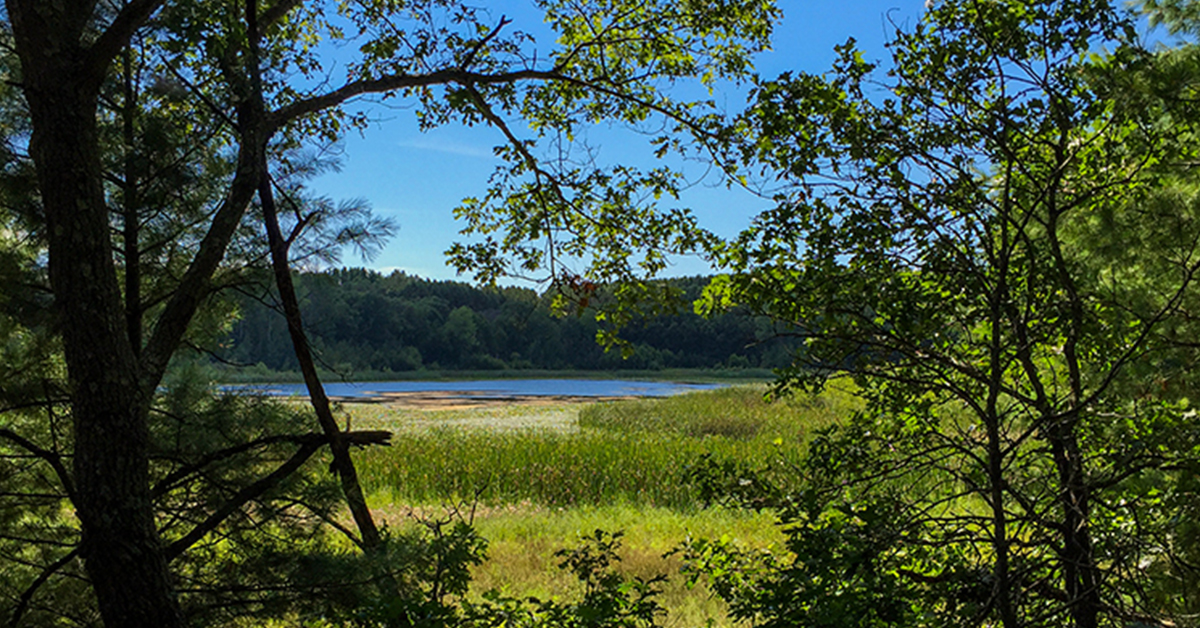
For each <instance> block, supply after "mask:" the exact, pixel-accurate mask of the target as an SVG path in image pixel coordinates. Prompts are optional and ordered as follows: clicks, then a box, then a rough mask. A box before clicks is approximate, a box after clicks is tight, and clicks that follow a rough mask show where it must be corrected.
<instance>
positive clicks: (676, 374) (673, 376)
mask: <svg viewBox="0 0 1200 628" xmlns="http://www.w3.org/2000/svg"><path fill="white" fill-rule="evenodd" d="M321 376H322V378H323V379H324V381H326V382H451V381H453V382H470V381H478V380H506V379H608V380H636V381H652V382H664V381H665V382H679V383H684V384H751V383H762V382H768V381H771V380H772V379H774V373H773V372H772V371H771V370H770V369H762V368H718V369H656V370H607V371H584V370H548V369H496V370H426V369H422V370H416V371H352V372H334V371H322V372H321ZM212 377H213V378H214V379H215V380H216V381H218V382H220V383H222V384H296V383H301V382H303V381H304V378H303V377H302V376H301V375H300V373H299V372H297V371H275V370H271V369H267V368H263V367H254V366H251V367H242V368H223V367H213V370H212Z"/></svg>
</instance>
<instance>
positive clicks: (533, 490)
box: [347, 386, 851, 509]
mask: <svg viewBox="0 0 1200 628" xmlns="http://www.w3.org/2000/svg"><path fill="white" fill-rule="evenodd" d="M764 392H765V388H762V387H757V386H746V387H736V388H727V389H721V390H716V391H708V392H702V393H693V394H688V395H680V396H677V397H669V398H664V399H647V400H639V401H620V402H610V403H603V404H594V405H589V406H584V407H583V408H582V410H578V412H579V417H578V424H577V425H578V428H577V429H575V423H574V422H573V421H572V420H571V417H570V415H569V413H570V412H573V411H575V410H574V408H571V409H568V408H566V407H552V408H504V409H498V410H495V409H481V410H469V411H442V412H436V413H429V412H421V411H406V412H405V411H399V412H398V411H395V410H389V409H387V408H379V407H368V408H362V407H358V406H347V411H348V412H350V413H351V415H352V416H353V421H354V425H355V426H362V427H372V428H378V427H388V428H390V429H394V430H398V431H399V433H398V435H397V437H396V438H395V439H394V440H393V444H392V446H391V447H387V448H374V449H371V450H369V451H366V452H363V453H362V454H361V455H359V456H358V460H359V463H360V465H361V471H360V474H361V477H362V479H363V483H364V488H365V489H366V490H367V491H368V492H370V493H372V494H381V495H385V496H386V497H387V499H389V500H393V501H398V502H402V503H406V504H429V503H442V502H454V501H459V500H463V499H468V500H473V499H478V500H480V501H482V502H483V503H485V504H489V505H495V504H503V503H518V502H531V503H534V504H538V505H544V506H555V507H564V506H604V505H614V504H638V505H644V506H654V507H670V508H676V509H695V508H697V507H701V506H703V504H699V503H697V494H698V493H697V489H696V487H695V486H694V485H693V483H692V482H690V480H689V471H690V469H692V468H693V465H695V463H696V462H697V461H698V460H699V459H700V458H701V456H704V455H710V456H712V457H713V458H715V459H718V460H738V461H748V462H750V463H754V462H755V461H763V462H765V461H767V460H769V459H772V458H779V457H783V458H787V459H795V458H796V457H798V456H799V455H800V454H801V452H802V449H803V446H804V444H805V443H806V442H807V440H808V438H809V437H810V435H811V434H812V432H813V430H815V429H817V428H819V427H822V426H824V425H828V424H829V423H830V422H832V421H834V420H836V419H837V418H838V416H842V415H844V414H845V413H847V412H849V411H850V407H851V403H850V401H849V399H848V398H847V397H845V396H838V395H836V394H832V393H827V394H826V395H823V396H822V397H817V398H804V399H788V400H783V401H778V402H775V403H770V404H768V403H766V402H764V401H763V393H764ZM389 413H391V414H392V415H393V416H392V418H391V420H390V421H389V418H388V415H389ZM489 413H490V414H489ZM489 417H492V420H491V421H490V422H489V420H488V418H489ZM489 423H490V424H491V425H493V426H495V427H504V428H507V429H479V428H480V427H488V426H489ZM522 425H530V426H534V427H532V428H529V429H512V428H513V427H514V426H517V427H519V426H522Z"/></svg>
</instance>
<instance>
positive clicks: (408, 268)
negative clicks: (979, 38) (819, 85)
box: [312, 0, 924, 279]
mask: <svg viewBox="0 0 1200 628" xmlns="http://www.w3.org/2000/svg"><path fill="white" fill-rule="evenodd" d="M780 8H781V9H782V10H783V13H784V17H783V19H782V20H781V21H780V22H779V23H778V24H777V25H776V28H775V37H774V42H775V43H774V46H773V50H771V51H770V52H768V53H766V54H764V55H762V56H761V57H760V58H759V59H758V61H757V63H756V66H757V69H758V71H759V72H760V73H761V74H763V75H765V76H774V75H776V74H778V73H780V72H783V71H787V70H802V71H808V72H822V71H824V70H826V69H827V68H828V67H829V66H830V64H831V63H832V61H833V57H834V54H833V47H834V46H836V45H838V44H841V43H843V42H845V41H846V39H847V38H849V37H854V38H855V39H856V40H857V41H858V43H859V47H860V49H862V50H863V51H864V52H865V54H866V57H867V58H868V59H869V60H882V59H883V58H884V53H885V51H884V47H883V42H884V41H885V38H886V37H887V35H888V33H889V32H890V31H891V26H889V25H888V23H887V20H888V19H890V20H892V21H894V22H896V23H899V24H905V23H907V24H911V23H913V22H914V21H916V20H917V19H919V17H920V14H921V12H922V11H923V9H924V6H923V2H922V0H840V1H836V2H829V1H827V2H801V1H798V0H781V2H780ZM504 12H505V13H507V14H508V15H510V16H511V17H515V18H516V19H515V20H514V24H513V28H521V29H523V30H533V29H534V28H536V25H522V23H521V20H528V17H526V15H524V14H528V11H522V10H521V9H520V8H516V9H505V11H504ZM530 15H531V14H530ZM535 19H536V18H535ZM717 98H718V101H719V102H724V103H725V104H726V106H727V107H728V108H729V109H731V110H734V109H736V108H738V107H739V106H740V105H741V104H742V103H743V102H744V97H743V95H742V94H740V93H737V92H736V91H733V90H731V91H730V93H724V94H720V93H719V94H717ZM372 113H373V115H374V117H376V118H378V119H380V121H379V122H378V123H376V124H375V125H373V126H372V127H371V128H369V129H368V130H367V131H366V132H365V133H364V134H362V135H359V134H357V133H352V134H351V136H350V137H347V138H346V140H345V142H344V145H343V151H344V152H343V155H342V169H341V171H340V172H336V173H331V174H327V175H324V176H323V177H321V178H320V179H318V180H316V181H314V182H313V183H312V187H313V189H314V191H315V192H318V193H320V194H324V195H328V196H330V197H333V198H335V199H347V198H362V199H366V200H367V201H368V202H370V204H371V205H372V207H373V208H374V211H375V212H376V213H377V214H379V215H382V216H388V217H391V218H392V219H394V220H395V221H396V222H397V223H398V225H399V231H398V233H397V234H396V236H395V237H394V238H392V240H391V241H390V242H389V243H388V245H387V246H386V248H385V249H384V250H383V251H382V252H381V253H380V254H379V255H378V256H377V257H376V258H375V259H374V260H372V261H369V262H363V261H362V260H360V259H358V258H357V257H354V256H352V255H348V256H347V257H346V258H345V259H343V263H344V264H346V265H364V266H368V267H372V268H377V269H380V270H384V271H389V270H391V269H401V270H404V271H405V272H408V273H410V274H416V275H420V276H423V277H429V278H434V279H451V278H455V274H454V271H453V270H452V269H450V268H448V267H447V266H446V265H445V256H444V255H443V251H445V250H446V248H448V247H449V246H450V245H451V243H453V242H454V241H456V240H459V239H461V238H460V237H459V236H458V230H459V228H460V226H459V225H458V224H456V222H455V221H454V218H453V215H452V210H453V208H454V207H455V206H456V205H458V203H459V201H460V200H461V199H463V198H464V197H468V196H475V195H480V194H482V193H483V192H484V190H485V189H486V187H487V179H488V176H489V175H490V174H491V173H492V171H493V169H494V168H495V166H496V163H497V162H496V160H495V158H494V157H493V156H492V147H493V146H494V145H496V144H498V143H501V142H502V138H501V136H500V135H499V133H498V132H497V131H495V130H493V129H490V128H487V127H474V128H461V127H443V128H438V129H435V130H433V131H429V132H426V133H422V132H421V131H420V130H419V129H418V128H417V124H416V121H415V119H414V116H413V115H412V112H411V110H407V109H395V110H387V109H373V110H372ZM589 139H590V143H591V144H592V145H593V146H597V147H599V149H600V151H601V158H602V159H603V158H604V157H606V156H607V157H608V159H609V160H610V161H611V160H613V159H614V156H615V157H617V158H619V159H621V160H625V159H633V160H639V159H641V160H645V161H641V162H640V163H639V164H638V165H642V166H646V165H650V164H651V163H652V156H651V155H650V151H649V148H648V147H645V146H639V145H638V144H639V143H641V142H642V138H641V137H640V136H637V135H623V134H620V133H619V132H617V131H613V130H609V129H599V130H597V131H596V132H595V133H592V137H591V138H589ZM605 144H608V146H607V147H606V146H605ZM643 155H644V156H643ZM688 174H689V175H693V176H699V175H701V174H702V169H700V168H699V166H697V167H695V168H691V172H689V173H688ZM675 205H676V206H681V207H690V208H692V209H694V210H695V211H696V213H697V214H698V216H699V217H700V219H701V221H702V224H704V225H706V226H707V227H708V228H710V229H713V230H714V231H716V232H717V233H719V234H721V235H732V234H734V233H736V232H737V230H738V229H739V228H740V227H741V226H743V225H744V224H745V223H746V221H747V220H748V218H749V217H750V216H752V215H753V214H755V213H757V212H758V211H759V210H761V209H763V207H764V205H765V202H764V201H763V200H762V199H759V198H756V197H754V196H752V195H750V194H748V193H745V192H736V191H729V190H726V189H724V187H723V186H720V185H719V184H718V182H717V181H716V180H715V179H711V178H710V179H708V180H705V181H704V182H702V183H701V184H700V185H697V186H694V187H693V188H691V189H689V190H688V191H687V192H686V193H685V195H684V196H683V198H681V199H680V201H679V202H678V203H676V204H675ZM706 271H707V267H706V266H704V265H703V264H702V263H701V262H699V260H689V259H681V260H676V262H675V265H674V267H673V268H672V269H671V272H670V273H668V274H674V275H692V274H701V273H705V272H706Z"/></svg>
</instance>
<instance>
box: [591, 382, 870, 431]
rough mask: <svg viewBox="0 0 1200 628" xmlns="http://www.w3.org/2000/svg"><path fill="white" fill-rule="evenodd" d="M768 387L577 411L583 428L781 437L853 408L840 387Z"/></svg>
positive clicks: (721, 390)
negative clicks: (780, 393) (812, 390)
mask: <svg viewBox="0 0 1200 628" xmlns="http://www.w3.org/2000/svg"><path fill="white" fill-rule="evenodd" d="M766 394H767V387H766V386H765V385H758V386H736V387H728V388H719V389H717V390H712V391H705V392H702V393H694V394H688V395H678V396H675V397H666V398H661V399H638V400H632V401H617V402H608V403H598V404H592V405H589V406H586V407H584V408H583V409H582V410H580V412H579V426H580V427H581V428H598V429H603V430H608V431H614V432H631V433H632V432H664V433H677V434H682V435H685V436H690V437H694V438H702V437H705V436H722V437H726V438H734V439H743V440H747V439H753V438H754V437H756V436H759V435H763V434H765V435H767V436H769V437H770V438H778V437H780V436H784V435H794V434H796V433H797V432H800V433H801V434H802V435H803V434H804V433H806V432H811V431H812V430H815V429H818V428H821V427H824V426H826V425H829V424H831V423H833V422H835V421H837V420H838V419H840V418H843V417H845V416H846V415H847V414H849V413H850V412H853V411H854V409H855V408H856V407H857V406H856V403H855V401H854V399H853V398H852V397H851V395H850V394H849V393H848V391H845V390H843V389H840V388H830V389H829V390H827V391H826V392H825V393H823V394H821V395H816V396H814V395H794V396H787V397H783V398H780V399H776V400H773V401H770V402H768V401H767V400H766V399H765V395H766Z"/></svg>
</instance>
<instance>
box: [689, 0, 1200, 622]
mask: <svg viewBox="0 0 1200 628" xmlns="http://www.w3.org/2000/svg"><path fill="white" fill-rule="evenodd" d="M889 47H890V51H891V64H890V65H889V66H887V68H886V72H878V71H876V68H875V66H874V65H873V64H871V63H868V62H867V61H866V60H865V59H864V58H863V56H862V54H861V53H860V52H859V51H857V50H856V49H855V47H854V44H853V42H849V43H848V44H846V45H845V46H843V47H840V48H839V51H838V52H839V60H838V62H837V64H836V65H835V67H834V68H833V70H832V71H831V72H830V73H829V74H827V75H824V76H814V75H806V74H799V73H795V74H791V73H789V74H784V75H782V76H780V77H779V78H777V79H775V80H766V81H761V82H760V83H758V84H757V85H756V88H755V91H754V94H753V95H752V101H751V108H750V110H749V111H748V112H747V114H746V115H745V116H744V117H742V119H741V120H740V122H739V124H740V125H741V127H740V128H741V129H742V131H743V132H744V133H746V134H747V135H748V136H749V137H750V138H752V141H750V142H748V143H747V144H745V145H744V146H743V147H742V151H743V154H744V156H745V157H746V158H747V160H748V161H752V163H755V164H760V165H761V167H763V168H765V169H767V171H768V172H769V173H771V174H773V175H775V176H778V177H779V178H780V180H781V181H783V182H784V183H785V184H786V185H787V186H789V188H788V189H787V190H786V191H785V192H784V193H782V194H781V195H780V196H779V197H778V199H777V200H778V204H777V205H776V207H774V208H772V209H771V210H768V211H766V212H764V213H763V214H761V215H759V216H758V217H757V218H756V219H755V220H754V222H753V223H752V224H751V226H750V227H749V228H748V229H747V230H746V231H744V232H743V233H742V234H741V235H740V236H739V237H738V238H737V239H735V240H733V241H731V242H728V243H724V244H721V245H718V246H717V247H716V248H715V254H716V255H717V257H718V259H719V260H720V261H721V262H722V263H723V264H725V265H726V267H727V268H728V269H729V271H730V273H729V274H728V275H727V276H724V277H719V278H718V279H717V280H715V281H714V282H713V285H712V286H711V287H710V288H709V290H708V292H707V293H706V296H705V298H704V300H703V301H702V302H701V304H700V307H701V308H702V309H704V310H707V311H714V310H719V309H720V308H721V307H724V306H727V305H730V304H739V305H742V306H745V307H748V308H750V310H751V311H753V312H756V313H761V314H764V315H769V316H771V317H773V318H775V319H776V320H778V321H781V322H785V323H790V324H792V325H794V326H796V328H797V329H799V330H801V331H800V333H801V334H802V335H803V336H805V338H806V341H805V350H804V352H803V353H801V354H797V356H796V359H795V361H794V363H793V366H792V367H791V368H789V369H788V370H787V371H786V372H784V373H783V374H782V377H781V379H780V381H779V383H778V386H777V387H778V389H779V390H780V391H781V392H786V391H790V390H812V389H819V388H820V387H821V386H823V385H824V383H825V382H826V381H827V380H828V378H829V377H831V376H833V375H836V374H841V373H846V374H849V375H852V376H853V377H854V378H855V380H856V382H857V383H858V385H859V387H860V391H861V394H862V397H863V399H864V402H865V406H864V408H863V410H862V411H861V412H859V413H856V414H855V415H853V417H852V418H851V419H849V420H847V421H844V422H842V423H841V424H840V425H838V426H835V427H832V428H830V429H828V430H827V431H825V432H824V433H822V434H821V435H820V436H819V437H818V438H817V440H816V441H814V443H813V444H812V446H811V447H810V449H809V452H808V455H807V457H806V462H805V463H804V465H802V466H800V467H798V468H797V469H795V471H794V473H793V475H794V477H792V478H790V479H784V478H779V477H778V476H776V477H775V478H771V477H763V476H760V477H757V478H756V479H755V481H754V482H752V483H751V484H750V486H749V490H742V491H738V490H736V489H737V487H738V486H739V484H735V483H726V484H725V485H724V486H725V487H726V488H727V490H729V491H731V492H732V493H733V495H732V497H734V498H737V499H741V500H743V501H746V502H748V504H749V505H753V506H755V507H762V506H764V505H768V506H771V507H774V508H777V509H779V512H780V514H781V517H782V519H783V521H784V525H785V528H784V529H785V531H786V532H787V534H788V536H789V542H788V545H787V552H786V554H785V555H783V556H781V557H766V558H761V557H753V556H748V555H746V554H745V553H744V552H741V551H739V550H736V549H734V548H730V547H725V546H721V545H716V544H708V545H705V544H698V545H696V546H694V547H693V550H694V552H693V558H694V560H695V561H696V562H695V569H697V570H700V571H703V570H705V569H708V570H713V569H717V570H719V571H718V573H719V578H718V585H717V586H718V588H719V590H721V591H722V592H723V593H724V594H725V595H726V596H727V597H728V599H730V601H731V603H732V604H733V606H734V608H735V612H736V613H737V614H738V615H739V616H740V617H741V618H743V619H747V620H750V619H753V620H755V621H757V622H761V623H763V624H764V625H788V626H796V625H806V626H825V625H857V626H880V625H914V626H923V625H938V626H947V625H951V626H953V625H991V624H996V625H1004V626H1035V625H1036V626H1041V625H1045V626H1051V625H1066V624H1070V625H1074V626H1079V627H1091V626H1098V625H1121V624H1124V623H1127V622H1134V621H1140V622H1150V623H1154V622H1160V621H1168V620H1172V621H1183V620H1184V619H1185V616H1184V615H1183V614H1182V613H1181V611H1180V608H1181V607H1180V606H1179V605H1176V604H1175V603H1163V601H1162V600H1164V599H1167V598H1178V597H1180V596H1184V595H1185V594H1184V588H1183V585H1184V584H1185V583H1186V582H1187V581H1188V580H1189V579H1190V577H1191V576H1189V575H1184V574H1187V573H1189V572H1190V570H1191V568H1190V567H1189V566H1188V564H1187V562H1186V560H1184V559H1182V555H1179V554H1177V551H1178V549H1177V548H1179V547H1180V543H1185V544H1186V543H1189V541H1188V540H1187V536H1186V533H1184V534H1183V535H1177V534H1176V532H1175V531H1174V530H1173V529H1172V528H1173V522H1175V521H1178V519H1177V517H1178V516H1179V515H1180V514H1181V512H1182V511H1181V510H1178V509H1180V508H1185V507H1184V506H1183V504H1185V503H1187V502H1189V500H1190V499H1191V498H1192V496H1193V494H1192V493H1191V491H1190V489H1186V488H1182V487H1181V489H1180V490H1176V489H1174V488H1170V489H1167V490H1166V491H1164V492H1163V493H1153V492H1151V491H1150V490H1148V489H1149V487H1150V486H1164V485H1165V486H1175V485H1176V484H1177V483H1178V482H1180V481H1181V480H1182V479H1183V478H1184V477H1186V476H1187V474H1188V473H1189V471H1187V470H1186V469H1191V468H1193V467H1194V464H1195V460H1196V459H1195V454H1196V449H1195V443H1196V442H1197V437H1198V436H1200V433H1197V431H1196V426H1195V424H1194V421H1192V420H1189V419H1188V418H1187V417H1189V416H1191V411H1190V409H1189V408H1190V404H1189V402H1188V400H1187V397H1188V396H1190V387H1189V386H1188V382H1190V379H1188V378H1186V377H1184V378H1181V377H1179V376H1177V375H1176V373H1177V372H1178V371H1177V370H1176V365H1178V364H1180V363H1181V362H1180V360H1183V362H1182V363H1188V362H1190V360H1191V359H1192V357H1191V355H1192V354H1191V353H1190V351H1191V347H1190V346H1186V347H1185V346H1184V345H1183V344H1182V343H1177V342H1172V340H1171V339H1172V338H1174V337H1177V336H1176V335H1175V334H1177V333H1178V330H1179V329H1180V328H1179V325H1183V324H1184V323H1183V321H1186V320H1188V315H1187V313H1188V311H1189V308H1188V307H1187V305H1186V304H1188V303H1190V300H1191V298H1192V297H1191V295H1192V294H1194V293H1195V285H1194V283H1193V278H1194V276H1195V273H1196V272H1197V270H1200V267H1198V266H1197V264H1196V259H1197V256H1196V254H1197V252H1198V251H1200V249H1197V243H1198V242H1200V231H1198V230H1197V224H1198V223H1197V220H1196V214H1195V208H1196V204H1195V200H1194V198H1195V197H1194V184H1192V183H1191V182H1190V179H1189V175H1188V173H1187V172H1186V171H1184V170H1182V169H1180V168H1179V167H1178V165H1179V164H1181V163H1187V162H1189V161H1190V160H1191V159H1192V155H1193V152H1194V147H1195V143H1194V140H1193V138H1194V135H1193V134H1192V131H1191V127H1190V123H1189V122H1187V121H1189V120H1195V119H1196V118H1195V116H1194V114H1193V113H1192V112H1191V110H1190V109H1189V106H1190V105H1188V104H1187V103H1186V102H1183V101H1181V100H1179V99H1176V98H1175V94H1177V93H1179V89H1180V87H1179V84H1177V83H1172V80H1171V76H1170V74H1168V73H1165V72H1163V73H1159V72H1158V66H1157V65H1156V63H1155V61H1156V59H1155V57H1153V56H1152V55H1150V54H1149V53H1147V52H1146V51H1144V50H1143V49H1141V48H1140V47H1139V46H1138V44H1137V41H1136V37H1135V35H1134V26H1133V23H1132V22H1130V21H1129V20H1128V19H1127V18H1126V17H1124V16H1121V15H1119V14H1118V13H1117V12H1116V11H1115V10H1114V9H1112V8H1111V7H1110V6H1108V5H1107V4H1106V3H1104V2H1091V1H1082V2H1076V1H1073V0H1072V1H1061V2H1060V1H1044V2H1043V1H1040V0H1033V1H1029V2H1005V3H991V2H984V3H974V2H939V3H935V4H933V5H931V7H930V9H929V10H928V12H927V14H926V16H925V18H924V19H923V20H922V21H921V22H920V23H918V24H916V25H915V26H913V27H912V28H911V29H903V28H899V29H897V31H896V33H895V36H894V39H893V40H892V42H891V43H890V46H889ZM1150 381H1159V382H1163V384H1162V385H1161V386H1160V387H1159V388H1157V389H1154V388H1152V387H1151V386H1148V385H1147V384H1149V383H1150ZM718 470H719V469H718ZM730 471H733V472H735V473H740V472H742V471H740V470H737V469H731V470H730ZM713 485H714V486H717V487H720V486H722V485H721V484H720V483H719V482H717V483H714V484H713ZM1168 504H1170V505H1168ZM1135 522H1136V523H1135ZM731 566H736V567H731ZM743 568H744V569H747V570H748V571H747V572H745V573H737V571H738V570H739V569H743ZM747 573H748V574H752V575H751V576H747V575H746V574H747ZM1165 573H1171V574H1175V575H1174V576H1172V577H1168V578H1165V579H1164V578H1160V577H1159V576H1158V574H1165Z"/></svg>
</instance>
